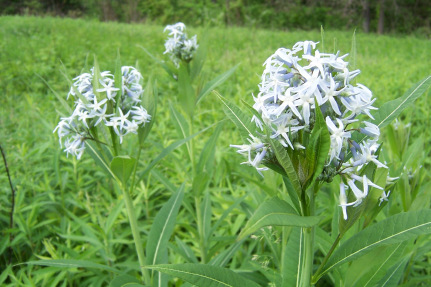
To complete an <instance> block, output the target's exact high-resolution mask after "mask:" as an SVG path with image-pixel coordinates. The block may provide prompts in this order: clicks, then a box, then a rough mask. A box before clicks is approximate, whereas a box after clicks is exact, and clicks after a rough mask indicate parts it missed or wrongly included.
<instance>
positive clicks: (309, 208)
mask: <svg viewBox="0 0 431 287" xmlns="http://www.w3.org/2000/svg"><path fill="white" fill-rule="evenodd" d="M305 193H306V191H303V192H302V194H303V196H302V198H301V209H302V215H303V216H312V215H314V196H315V191H314V190H313V191H312V192H309V194H308V195H309V201H308V204H307V196H306V195H305ZM302 233H303V235H304V237H303V243H304V244H303V246H304V252H303V261H302V267H301V275H300V276H301V277H300V284H299V286H301V287H310V286H311V276H312V275H313V261H314V227H303V228H302Z"/></svg>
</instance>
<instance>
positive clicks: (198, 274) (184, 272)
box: [146, 263, 260, 287]
mask: <svg viewBox="0 0 431 287" xmlns="http://www.w3.org/2000/svg"><path fill="white" fill-rule="evenodd" d="M146 268H149V269H153V270H157V271H159V272H163V273H165V274H169V275H172V276H174V277H178V278H181V279H183V280H185V281H187V282H190V283H191V284H193V285H196V286H205V287H240V286H247V287H260V285H259V284H257V283H255V282H253V281H250V280H248V279H246V278H245V277H242V276H241V275H239V274H236V273H235V272H233V271H232V270H230V269H226V268H221V267H218V266H212V265H205V264H195V263H186V264H160V265H154V266H146Z"/></svg>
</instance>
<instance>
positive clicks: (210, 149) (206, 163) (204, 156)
mask: <svg viewBox="0 0 431 287" xmlns="http://www.w3.org/2000/svg"><path fill="white" fill-rule="evenodd" d="M222 127H223V122H220V123H219V124H218V125H217V127H216V129H215V130H214V132H213V133H212V135H211V137H210V138H209V139H208V141H207V142H206V143H205V146H204V148H203V149H202V152H201V154H200V156H199V162H198V165H197V170H198V171H205V172H207V173H208V174H210V175H211V173H212V172H213V170H214V163H213V161H214V154H215V148H216V143H217V139H218V137H219V135H220V132H221V131H222Z"/></svg>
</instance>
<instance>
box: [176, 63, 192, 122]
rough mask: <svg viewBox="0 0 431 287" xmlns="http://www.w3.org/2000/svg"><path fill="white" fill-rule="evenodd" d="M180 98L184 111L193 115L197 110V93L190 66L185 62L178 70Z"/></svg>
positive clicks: (190, 115)
mask: <svg viewBox="0 0 431 287" xmlns="http://www.w3.org/2000/svg"><path fill="white" fill-rule="evenodd" d="M178 100H179V102H180V104H181V107H182V108H183V110H184V112H185V113H186V114H187V115H188V116H189V117H192V116H193V113H194V110H195V100H196V95H195V91H194V89H193V87H192V81H191V79H190V74H189V71H188V66H187V65H185V64H183V65H181V66H180V68H179V70H178Z"/></svg>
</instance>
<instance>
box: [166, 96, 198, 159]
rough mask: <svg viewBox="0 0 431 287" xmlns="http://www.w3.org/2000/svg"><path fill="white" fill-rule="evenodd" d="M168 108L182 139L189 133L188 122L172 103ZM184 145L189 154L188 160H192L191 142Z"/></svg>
mask: <svg viewBox="0 0 431 287" xmlns="http://www.w3.org/2000/svg"><path fill="white" fill-rule="evenodd" d="M169 108H170V110H171V118H172V122H173V123H174V126H175V129H176V130H177V134H178V136H179V137H180V138H182V139H185V138H187V137H188V136H189V135H190V127H189V124H188V123H187V121H186V119H185V118H184V117H183V115H182V114H181V113H180V112H178V111H177V110H176V109H175V107H174V106H173V105H172V104H170V105H169ZM186 146H187V153H188V155H189V159H190V162H192V161H193V159H192V157H193V151H192V146H191V143H190V142H187V143H186Z"/></svg>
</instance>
